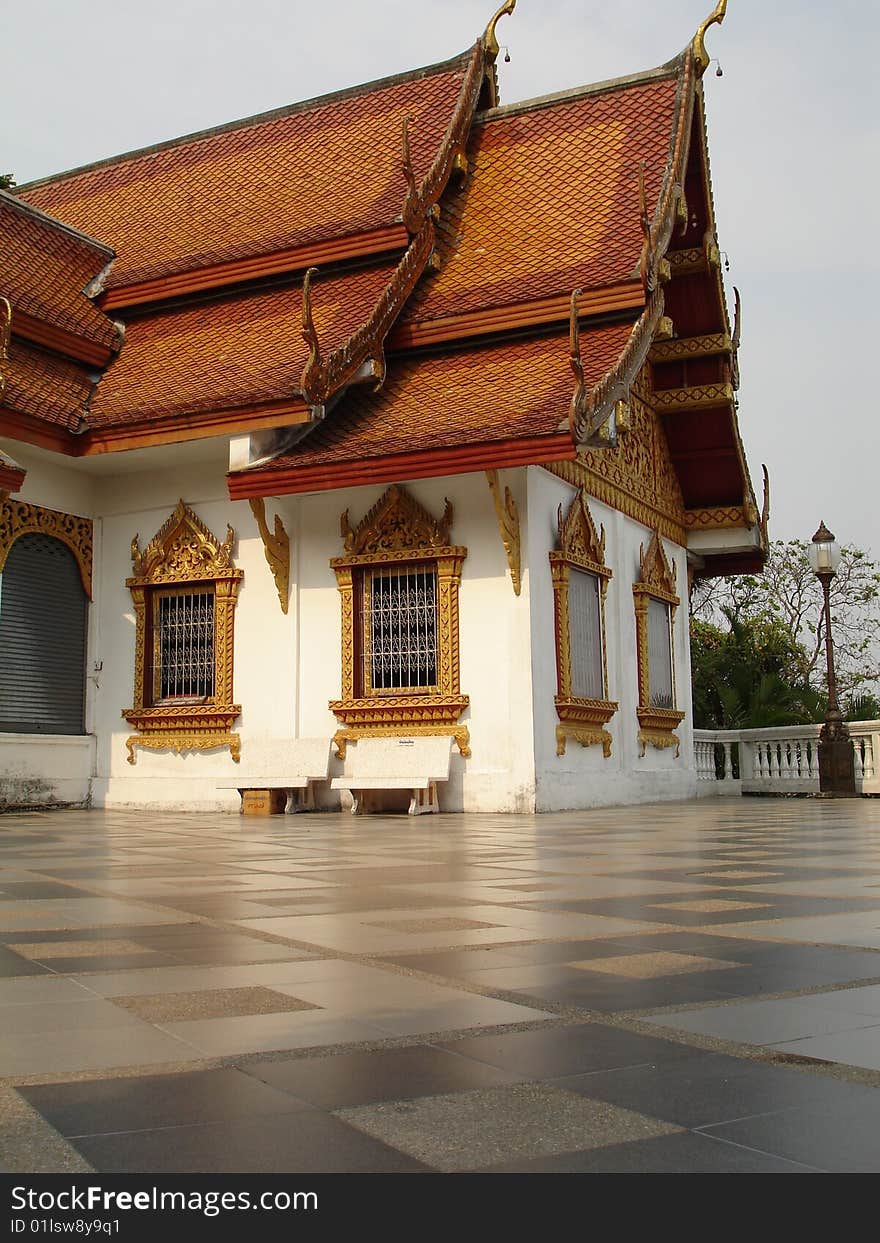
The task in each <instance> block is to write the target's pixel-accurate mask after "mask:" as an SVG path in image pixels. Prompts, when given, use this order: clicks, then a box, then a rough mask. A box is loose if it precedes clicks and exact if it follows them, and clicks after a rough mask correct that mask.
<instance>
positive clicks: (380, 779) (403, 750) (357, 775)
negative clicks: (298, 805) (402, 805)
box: [330, 738, 452, 816]
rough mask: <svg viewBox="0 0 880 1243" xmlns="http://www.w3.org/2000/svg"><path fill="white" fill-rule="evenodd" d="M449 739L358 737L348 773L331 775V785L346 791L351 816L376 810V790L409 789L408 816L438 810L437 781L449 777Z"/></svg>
mask: <svg viewBox="0 0 880 1243" xmlns="http://www.w3.org/2000/svg"><path fill="white" fill-rule="evenodd" d="M451 751H452V739H451V738H361V739H359V740H358V743H357V745H356V747H355V748H354V754H352V752H351V751H350V752H349V756H350V757H351V758H350V760H349V763H350V764H351V772H350V773H349V774H346V775H345V776H344V777H334V778H333V780H332V781H331V783H330V785H331V788H332V789H334V790H350V791H351V796H352V805H351V811H352V815H355V816H357V815H360V814H361V813H363V812H367V811H376V810H378V801H377V794H378V792H379V791H380V790H409V791H410V803H409V815H411V816H418V815H421V814H422V813H423V812H438V811H439V810H440V804H439V803H438V801H437V783H438V782H440V781H448V780H449V759H450V753H451Z"/></svg>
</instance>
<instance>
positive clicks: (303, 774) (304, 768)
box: [217, 738, 330, 816]
mask: <svg viewBox="0 0 880 1243" xmlns="http://www.w3.org/2000/svg"><path fill="white" fill-rule="evenodd" d="M257 753H258V756H259V764H258V766H259V768H260V769H262V771H263V773H265V774H272V773H273V772H274V773H281V774H282V775H281V776H277V777H276V776H272V775H265V776H264V775H260V774H257V773H252V774H250V775H248V776H247V777H239V778H238V779H237V780H236V781H235V782H229V783H228V784H226V785H218V786H217V789H218V790H238V792H239V794H240V795H241V813H242V815H243V816H273V815H277V814H278V813H279V812H282V811H283V812H287V813H288V814H289V815H292V814H293V813H294V812H297V811H314V810H315V791H314V788H313V783H314V782H316V781H326V780H327V776H328V774H329V771H330V739H329V738H293V739H291V741H290V742H289V743H286V744H285V745H284V746H283V747H273V748H263V750H262V751H259V749H258V752H257Z"/></svg>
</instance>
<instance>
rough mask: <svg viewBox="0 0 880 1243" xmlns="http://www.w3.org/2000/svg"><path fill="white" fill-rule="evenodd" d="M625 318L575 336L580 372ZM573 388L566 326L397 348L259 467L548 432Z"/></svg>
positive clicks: (605, 354) (599, 368) (590, 373)
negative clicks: (363, 384) (460, 345)
mask: <svg viewBox="0 0 880 1243" xmlns="http://www.w3.org/2000/svg"><path fill="white" fill-rule="evenodd" d="M630 330H631V325H630V324H615V325H612V326H607V327H604V328H596V329H593V330H592V331H585V332H584V333H583V334H582V343H583V351H584V359H585V365H586V370H587V379H588V381H589V382H590V383H595V382H596V380H598V379H599V377H600V376H601V375H602V374H603V373H604V371H606V370H607V369H608V368H609V367H611V366H612V365H613V364H614V362H615V361H616V360H617V358H618V356H619V354H620V352H621V350H622V349H623V347H624V345H625V344H626V341H627V338H628V337H629V333H630ZM573 391H574V377H573V376H572V373H571V369H570V367H569V339H568V334H567V333H565V334H554V335H553V336H549V337H540V338H537V339H535V340H528V341H514V342H509V343H506V344H504V345H498V344H495V345H490V346H486V347H484V348H482V349H480V348H478V349H470V350H468V351H467V352H460V353H454V354H433V355H421V356H411V355H410V356H407V355H400V356H398V357H397V358H394V359H392V360H390V361H389V366H388V378H387V380H386V382H385V385H384V386H383V388H382V389H380V390H379V392H377V393H368V392H366V391H365V390H363V389H351V390H349V392H348V394H347V395H346V396H345V397H344V398H343V400H342V401H341V402H340V404H339V405H338V406H337V407H336V408H335V409H334V410H333V411H332V412H331V413H330V414H329V415H328V417H327V418H326V419H325V420H324V421H323V422H322V423H320V424H319V425H318V426H317V427H316V428H315V430H314V431H313V432H311V433H310V434H309V435H308V436H307V437H306V438H305V439H304V440H303V441H302V444H301V446H299V447H298V448H297V449H295V450H294V451H293V452H291V453H289V454H285V455H284V456H283V457H279V458H276V459H275V460H273V461H272V462H270V463H268V464H267V465H266V466H264V467H261V470H266V471H272V470H287V469H289V468H290V467H297V466H303V467H305V466H317V465H322V464H326V463H331V462H340V463H341V462H353V461H359V460H362V459H369V458H374V457H384V456H385V455H391V454H400V453H407V452H413V451H415V450H419V449H432V448H441V447H447V446H452V445H457V444H462V445H463V444H469V443H476V442H480V441H489V440H506V439H512V438H515V437H520V436H540V435H550V434H552V433H553V432H555V431H557V429H558V427H559V424H560V423H561V422H562V421H563V420H564V419H566V418H567V417H568V409H569V404H570V402H571V396H572V393H573Z"/></svg>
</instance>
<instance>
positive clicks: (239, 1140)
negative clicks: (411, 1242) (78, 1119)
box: [74, 1112, 426, 1174]
mask: <svg viewBox="0 0 880 1243" xmlns="http://www.w3.org/2000/svg"><path fill="white" fill-rule="evenodd" d="M74 1143H75V1147H76V1148H77V1149H78V1151H79V1152H81V1153H82V1155H83V1156H84V1157H85V1158H86V1160H87V1161H90V1162H91V1164H92V1165H93V1166H94V1167H95V1169H96V1170H98V1171H100V1172H101V1173H137V1174H186V1173H196V1172H199V1173H205V1174H233V1173H234V1174H314V1173H331V1174H333V1173H340V1174H354V1173H367V1174H407V1173H419V1172H424V1171H425V1169H426V1167H425V1166H424V1165H423V1164H422V1163H421V1162H419V1161H417V1160H414V1159H413V1158H412V1157H410V1156H408V1155H406V1154H404V1153H401V1152H397V1151H395V1149H393V1148H391V1147H389V1146H388V1145H387V1144H384V1143H382V1142H381V1141H378V1140H375V1139H372V1138H371V1137H370V1136H368V1135H365V1134H363V1133H362V1132H361V1131H358V1130H355V1129H354V1128H353V1127H350V1126H347V1125H346V1124H345V1122H343V1121H341V1120H339V1119H338V1118H334V1117H330V1116H329V1115H327V1114H322V1113H316V1112H312V1113H294V1114H280V1115H274V1116H270V1115H262V1116H260V1117H256V1118H254V1117H249V1118H241V1119H235V1120H231V1121H226V1122H216V1123H212V1124H207V1125H200V1126H180V1127H172V1128H166V1129H162V1130H150V1131H136V1132H127V1133H123V1134H116V1135H102V1136H92V1137H87V1138H83V1139H77V1140H76V1141H74Z"/></svg>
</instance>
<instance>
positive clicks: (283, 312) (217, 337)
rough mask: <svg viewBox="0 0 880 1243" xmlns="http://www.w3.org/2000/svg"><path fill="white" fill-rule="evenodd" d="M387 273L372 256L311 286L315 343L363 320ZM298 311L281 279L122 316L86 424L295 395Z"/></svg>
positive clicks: (301, 347) (300, 347)
mask: <svg viewBox="0 0 880 1243" xmlns="http://www.w3.org/2000/svg"><path fill="white" fill-rule="evenodd" d="M393 271H394V265H393V264H379V265H377V266H375V267H372V268H368V269H365V270H362V271H360V272H353V273H347V274H345V275H341V276H336V277H334V278H332V279H328V280H325V281H318V282H317V283H316V284H315V285H314V287H313V296H312V306H313V312H314V318H315V326H316V327H317V330H318V335H319V338H320V341H321V348H322V351H324V352H325V353H328V352H329V351H330V350H332V349H333V348H334V347H335V346H337V345H339V344H340V343H341V342H342V341H344V340H345V338H346V337H347V336H348V335H349V334H350V333H351V332H352V331H353V330H354V329H355V328H356V327H358V326H359V325H360V324H361V323H363V321H364V320H365V319H367V317H368V316H369V314H370V312H371V311H372V309H373V306H374V305H375V303H376V301H377V299H378V298H379V295H380V294H381V292H382V290H383V289H384V287H385V285H386V283H387V281H388V279H389V277H390V275H391V273H392V272H393ZM301 309H302V285H301V284H300V283H296V284H293V283H289V282H288V283H286V284H285V285H284V286H282V287H279V288H274V289H270V290H263V291H262V292H258V293H241V294H238V295H235V296H232V297H229V296H227V297H223V298H215V299H211V300H209V301H203V302H197V303H194V304H190V305H187V306H185V307H182V308H180V307H178V308H175V309H169V310H166V311H158V312H154V313H153V314H150V315H147V316H144V317H143V318H138V319H133V320H131V322H129V324H128V325H127V327H126V330H125V345H124V348H123V349H122V352H121V353H120V355H119V357H118V358H117V359H116V361H115V362H114V363H113V364H112V365H111V366H110V367H109V368H108V370H107V371H106V373H105V374H104V377H103V379H102V380H101V382H100V385H99V387H98V391H97V393H96V394H95V398H94V400H93V402H92V405H91V410H90V412H89V419H88V423H89V427H90V428H92V429H97V428H103V427H110V426H119V425H121V424H126V423H141V422H146V421H149V420H151V419H157V418H162V417H165V416H169V415H174V414H185V413H188V412H197V411H208V410H219V409H228V408H231V407H236V406H246V405H251V404H255V403H258V402H265V401H273V400H276V399H278V398H281V397H295V396H297V395H298V394H299V385H300V377H301V375H302V370H303V367H304V366H305V363H306V358H307V355H308V350H307V348H306V345H305V343H304V342H303V340H302V335H301V331H302V327H301Z"/></svg>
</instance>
